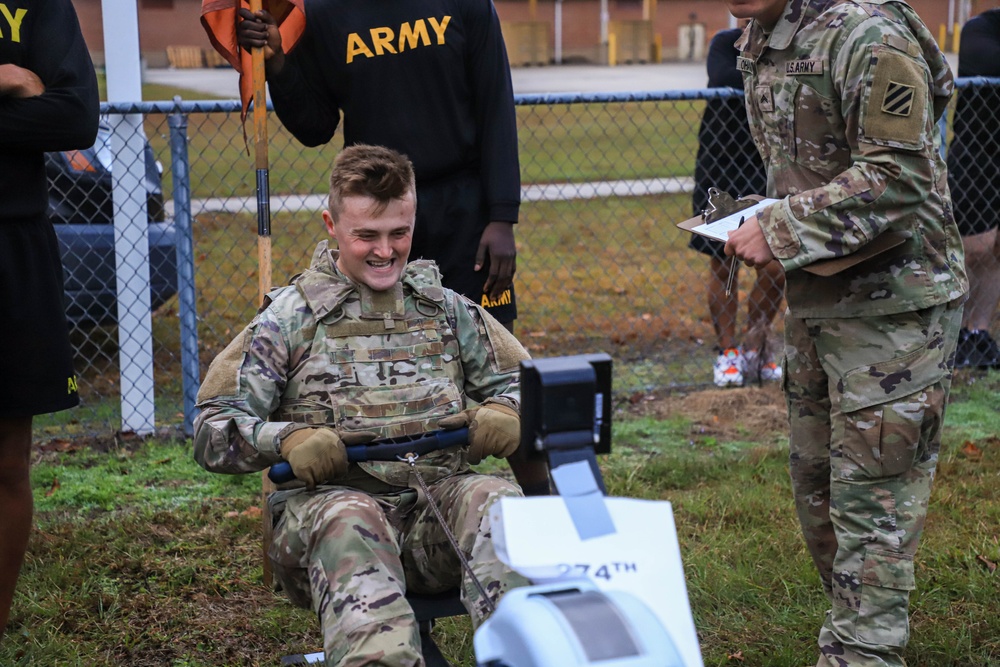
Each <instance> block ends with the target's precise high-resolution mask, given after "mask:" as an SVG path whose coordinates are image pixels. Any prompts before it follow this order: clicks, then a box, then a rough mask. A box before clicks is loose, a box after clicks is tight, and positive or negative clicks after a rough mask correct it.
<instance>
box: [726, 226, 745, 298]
mask: <svg viewBox="0 0 1000 667" xmlns="http://www.w3.org/2000/svg"><path fill="white" fill-rule="evenodd" d="M744 219H745V216H742V215H741V216H740V224H738V225H736V229H739V228H740V227H742V226H743V220H744ZM736 263H737V260H736V255H733V258H732V259H731V260H729V278H727V279H726V297H727V298H728V297H729V295H730V294H732V293H733V283H734V282H736Z"/></svg>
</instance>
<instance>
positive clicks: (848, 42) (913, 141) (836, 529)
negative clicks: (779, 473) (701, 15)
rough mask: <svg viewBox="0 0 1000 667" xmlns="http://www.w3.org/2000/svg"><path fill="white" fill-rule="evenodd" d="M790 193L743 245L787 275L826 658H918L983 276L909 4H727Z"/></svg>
mask: <svg viewBox="0 0 1000 667" xmlns="http://www.w3.org/2000/svg"><path fill="white" fill-rule="evenodd" d="M726 4H727V5H728V7H729V9H730V11H731V12H732V14H733V15H734V16H736V17H737V18H751V19H753V21H752V22H751V23H750V25H749V26H748V27H747V29H746V30H745V32H744V34H743V36H742V37H741V38H740V41H739V42H737V47H738V48H739V49H740V52H741V53H740V60H739V67H740V69H741V70H742V71H743V73H744V88H745V91H746V96H747V111H748V114H749V118H750V126H751V131H752V133H753V135H754V141H755V143H756V144H757V148H758V150H759V151H760V153H761V155H762V156H763V158H764V162H765V164H766V165H767V171H768V186H767V195H769V196H771V197H775V198H778V199H780V202H779V203H777V204H775V205H774V206H772V207H770V208H768V209H765V210H763V211H762V212H760V213H759V214H758V215H757V216H756V217H755V218H750V219H748V220H747V222H746V223H745V224H744V225H743V227H742V228H741V229H739V230H738V231H736V232H734V233H733V234H731V235H730V238H729V242H728V243H727V246H726V253H727V254H729V255H734V254H735V255H736V256H737V257H738V258H739V259H741V260H743V261H744V263H745V264H747V265H750V266H762V265H764V264H766V263H767V262H768V261H771V260H772V259H773V258H776V259H777V260H778V261H779V262H780V263H781V265H782V266H783V268H784V270H785V273H786V298H787V302H788V312H787V314H786V320H785V365H786V366H785V375H784V383H785V389H786V397H787V403H788V411H789V418H790V423H791V424H790V425H791V428H790V452H791V456H790V458H791V477H792V487H793V492H794V496H795V503H796V508H797V512H798V515H799V520H800V522H801V524H802V529H803V533H804V536H805V539H806V543H807V546H808V549H809V551H810V553H811V554H812V557H813V560H814V561H815V563H816V566H817V568H818V569H819V572H820V576H821V578H822V581H823V586H824V588H825V589H826V592H827V595H828V596H829V599H830V604H831V607H832V609H831V610H830V611H829V612H828V614H827V616H826V619H825V621H824V623H823V626H822V629H821V630H820V635H819V648H820V657H819V662H818V664H819V665H820V666H823V667H826V666H836V667H845V666H848V665H849V666H851V667H860V666H864V667H869V666H871V667H874V666H876V665H877V666H880V667H881V666H886V665H902V664H903V659H902V652H903V648H904V646H905V645H906V642H907V639H908V636H909V630H908V618H907V616H908V611H907V609H908V604H909V592H910V591H911V590H912V589H913V587H914V571H913V556H914V553H915V551H916V548H917V542H918V539H919V537H920V533H921V529H922V528H923V525H924V519H925V517H926V512H927V503H928V498H929V496H930V488H931V481H932V479H933V476H934V469H935V465H936V463H937V457H938V448H939V444H940V431H941V422H942V420H943V417H944V409H945V405H946V404H947V398H948V390H949V388H950V384H951V374H952V366H953V363H954V351H955V344H956V340H957V334H958V329H959V320H960V317H961V310H962V309H961V304H962V303H963V299H964V294H965V292H966V286H967V281H966V277H965V273H964V268H963V266H964V265H963V257H962V245H961V242H960V239H959V234H958V230H957V229H956V226H955V222H954V219H953V216H952V207H951V198H950V195H949V192H948V181H947V174H946V169H945V165H944V163H943V161H942V160H941V157H940V153H939V151H938V149H939V147H940V141H941V137H940V135H939V132H938V131H937V127H936V124H935V121H936V120H937V119H938V118H939V117H940V116H941V114H942V113H943V112H944V109H945V106H946V104H947V103H948V100H949V98H950V96H951V94H952V89H953V80H952V75H951V72H950V71H949V69H948V65H947V64H946V62H945V59H944V57H943V55H942V54H941V52H940V51H939V50H938V48H937V45H936V44H935V42H934V39H933V37H932V36H931V34H930V33H929V32H928V30H927V28H926V27H925V26H924V25H923V23H921V21H920V19H919V18H918V17H917V15H916V14H915V13H914V11H913V10H912V9H911V8H910V7H909V6H907V5H906V3H904V2H901V1H899V0H868V1H861V0H726Z"/></svg>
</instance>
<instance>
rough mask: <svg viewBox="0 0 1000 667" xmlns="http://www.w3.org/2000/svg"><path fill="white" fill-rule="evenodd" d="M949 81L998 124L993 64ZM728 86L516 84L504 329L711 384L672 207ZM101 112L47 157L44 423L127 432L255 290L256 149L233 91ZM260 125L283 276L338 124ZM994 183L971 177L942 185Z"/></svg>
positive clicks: (203, 364)
mask: <svg viewBox="0 0 1000 667" xmlns="http://www.w3.org/2000/svg"><path fill="white" fill-rule="evenodd" d="M959 84H960V87H961V88H962V96H964V97H962V99H963V102H962V103H961V105H960V108H959V113H960V114H962V113H969V114H971V113H975V117H976V122H977V123H987V125H986V127H989V128H996V127H998V126H1000V118H998V117H997V115H998V114H1000V105H998V104H996V103H995V99H994V98H992V97H990V96H991V95H996V93H997V90H1000V80H985V79H968V80H961V81H960V82H959ZM741 98H742V91H734V90H732V89H715V90H689V91H663V92H656V93H642V94H636V93H628V94H591V95H583V94H572V95H522V96H518V97H517V98H516V104H517V115H518V131H519V144H520V147H519V151H520V159H521V179H522V184H523V185H522V200H523V203H522V206H521V222H520V224H519V225H518V226H517V229H516V233H517V241H518V248H519V257H518V270H517V276H516V282H517V289H518V304H519V312H520V317H519V319H518V321H517V323H516V333H517V334H518V337H519V338H520V339H521V340H522V341H523V342H524V343H525V345H526V346H527V347H528V349H529V351H531V353H532V354H533V355H535V356H551V355H558V354H568V353H579V352H589V351H605V352H608V353H610V354H611V355H612V356H613V358H614V359H615V365H616V377H615V386H616V390H617V391H618V392H619V395H622V394H625V393H630V392H634V391H641V390H648V389H653V388H675V387H701V386H706V385H710V383H711V381H712V363H713V361H714V359H715V356H716V350H715V342H716V338H715V333H714V330H713V323H712V319H711V316H710V313H709V307H708V302H707V296H706V289H705V284H706V278H707V272H708V260H707V258H706V256H705V255H702V254H700V253H697V252H695V251H693V250H690V249H689V248H688V247H687V244H688V240H689V235H688V234H687V232H682V231H680V230H678V229H677V228H676V227H675V224H674V223H676V222H678V221H680V220H683V219H685V218H687V217H690V216H691V215H692V211H693V205H692V193H693V191H694V188H695V181H694V175H695V161H696V154H697V151H698V142H699V127H700V126H701V122H702V116H703V114H704V112H705V108H706V105H711V104H729V105H731V106H735V108H739V107H740V106H741V103H742V100H741ZM989 100H993V101H991V102H989V103H988V104H987V103H986V102H987V101H989ZM953 107H954V104H953ZM102 113H103V114H104V115H105V117H106V118H107V119H108V131H107V132H102V138H101V139H99V142H98V146H97V147H96V148H97V150H96V151H94V152H92V153H91V152H87V151H80V152H70V153H66V154H56V155H52V156H50V157H51V160H50V164H49V168H50V177H51V179H52V188H51V190H52V197H51V201H52V207H53V210H54V212H55V214H56V215H55V219H56V222H57V223H58V224H57V235H58V236H59V238H60V242H61V244H62V250H63V259H64V263H65V265H66V274H67V277H66V284H67V312H68V315H69V318H70V321H71V326H72V338H73V342H74V345H75V347H76V350H77V362H76V363H77V371H78V373H79V374H80V392H81V398H82V401H83V405H82V407H81V408H80V409H78V410H74V411H70V412H68V413H61V414H59V415H54V416H51V417H47V418H45V419H42V420H39V423H40V425H41V428H53V429H58V428H65V426H66V425H67V424H69V423H74V424H79V425H81V426H82V428H84V429H87V430H90V431H101V430H118V429H121V428H124V429H125V430H136V429H135V428H134V427H133V426H131V425H130V424H128V423H127V422H126V423H125V424H124V425H123V422H122V419H123V416H122V415H123V414H124V413H127V412H128V409H129V406H131V405H133V404H137V403H138V402H141V401H143V400H146V398H149V397H148V396H144V395H145V394H149V392H150V391H153V392H154V393H155V420H156V424H157V425H180V424H184V425H185V427H186V428H188V429H189V428H190V421H191V416H192V410H193V401H194V394H195V392H196V390H197V385H198V381H199V378H200V376H201V375H202V374H203V373H204V371H205V370H206V369H207V366H208V364H209V363H210V362H211V360H212V359H213V358H214V357H215V355H216V354H218V353H219V352H220V351H221V350H222V348H223V347H224V346H225V345H226V344H227V343H228V342H229V340H230V339H231V338H232V337H233V336H235V335H236V333H238V331H239V330H240V328H242V327H243V326H244V325H245V324H246V323H247V322H248V321H249V320H250V319H251V318H252V317H253V314H254V312H255V311H256V308H257V286H256V272H257V266H256V261H257V260H256V252H255V243H256V217H255V215H256V204H255V198H254V194H255V193H254V187H255V177H254V165H253V156H252V155H251V152H250V151H249V150H248V148H247V145H246V144H245V143H244V137H245V134H244V128H243V127H242V126H241V123H240V119H239V103H238V102H237V101H181V100H180V99H176V100H174V101H164V102H143V103H132V104H115V105H109V104H104V105H102ZM984 113H985V114H987V115H989V114H993V117H992V118H984ZM135 114H141V115H142V117H143V119H144V120H143V122H142V127H141V132H142V134H144V135H145V136H144V140H145V141H146V142H147V144H148V149H147V150H146V152H145V154H144V155H142V156H139V155H136V154H133V155H132V157H131V158H130V157H127V156H126V155H125V154H116V152H115V150H114V147H115V145H120V144H121V142H120V141H119V142H118V143H117V144H116V142H115V140H113V135H114V132H113V128H112V127H111V126H113V125H116V124H117V123H116V119H117V118H120V117H127V116H129V115H135ZM951 115H952V114H951V113H949V114H948V116H949V117H951ZM955 122H956V123H958V124H959V126H960V125H961V123H960V121H955ZM946 129H947V130H948V133H949V135H950V126H949V127H947V128H946ZM269 134H270V136H271V141H270V155H271V165H270V174H271V184H270V189H271V210H272V239H273V244H274V247H273V276H274V283H275V285H281V284H286V283H287V282H288V281H289V279H290V278H291V277H292V276H294V275H295V274H296V273H298V272H299V271H300V270H302V269H303V268H304V267H305V266H306V265H307V264H308V261H309V257H310V254H311V252H312V249H313V247H314V246H315V244H316V242H318V241H319V240H321V239H322V238H323V237H324V235H325V232H324V229H323V225H322V223H321V221H320V217H319V211H321V210H322V209H323V208H324V207H325V205H324V201H325V193H326V191H327V178H328V176H329V169H330V165H331V163H332V159H333V157H334V155H335V154H336V152H337V150H339V147H340V145H341V144H342V136H341V135H340V133H339V132H338V138H335V139H334V140H333V141H332V142H331V145H329V146H326V147H322V148H317V149H308V148H303V147H302V146H301V145H300V144H298V143H297V142H296V141H295V140H294V139H293V138H292V137H291V136H290V135H289V134H288V133H287V132H286V131H285V130H284V128H282V127H281V126H280V123H278V122H277V119H276V118H275V117H274V116H273V114H272V115H271V119H270V132H269ZM970 136H979V137H981V138H980V139H974V141H976V140H978V141H983V140H985V139H982V137H985V136H987V135H984V134H980V135H970ZM992 136H993V142H994V145H993V146H992V148H990V149H989V150H992V154H993V155H996V154H998V153H1000V151H997V147H996V145H995V142H996V138H995V137H996V134H995V131H994V132H993V135H992ZM703 140H704V137H703ZM102 142H103V143H102ZM747 148H748V150H749V152H750V154H752V153H753V150H752V146H750V147H747ZM973 148H982V149H987V148H989V147H987V146H981V147H980V146H973ZM719 157H720V158H721V159H722V161H724V162H726V163H727V164H730V165H736V164H742V163H743V160H742V159H739V160H737V159H736V158H737V156H734V155H725V156H719ZM133 163H139V166H138V168H137V169H134V170H133V171H137V172H138V173H140V174H142V175H143V178H141V179H139V181H138V183H139V184H138V185H135V186H134V187H135V188H139V189H140V190H144V192H142V191H139V192H131V193H127V194H129V195H131V198H132V200H133V201H141V202H142V203H143V204H144V206H143V207H142V208H144V209H145V210H143V211H142V212H141V213H139V214H137V215H135V216H133V219H132V220H131V223H130V224H131V226H132V227H133V228H134V229H139V228H141V231H142V232H143V233H142V234H140V235H138V236H137V237H135V238H138V239H139V240H137V241H133V242H132V243H133V244H134V245H135V246H136V247H138V249H139V250H140V251H141V253H142V254H143V255H144V256H148V257H149V265H148V271H149V286H150V288H151V289H150V292H151V294H150V303H151V308H152V313H151V317H150V316H149V315H150V314H149V313H146V314H145V315H146V317H147V318H149V322H150V329H151V332H152V336H151V340H150V341H149V349H150V350H151V358H152V364H153V369H152V376H153V378H154V382H153V387H152V388H151V389H150V388H142V387H138V388H137V387H133V386H123V384H125V383H123V381H122V380H121V378H122V377H123V376H122V373H121V368H122V367H123V364H124V363H125V362H127V361H128V359H127V358H126V356H125V355H126V354H127V353H126V352H124V350H126V347H120V345H119V338H120V334H121V333H128V332H120V331H119V327H118V326H117V322H118V321H123V322H125V321H132V320H130V319H125V315H127V313H126V311H127V307H128V306H129V305H130V302H131V301H132V298H133V296H134V294H132V293H129V292H128V291H123V292H122V296H121V298H120V299H119V298H118V295H117V285H118V284H119V281H121V280H123V276H125V277H132V278H134V274H135V267H131V266H125V267H121V262H118V261H116V255H117V256H118V257H122V256H123V255H122V247H123V246H122V243H123V238H124V237H123V236H122V231H121V229H118V230H116V229H115V225H114V224H112V220H113V218H114V217H115V216H114V214H113V211H115V210H119V209H120V206H121V204H118V205H116V206H114V207H113V206H112V204H111V201H112V200H111V190H112V179H111V173H112V172H113V171H115V170H118V169H128V168H130V167H132V166H135V165H133ZM112 166H113V169H112ZM740 168H743V167H740ZM997 182H998V179H997V178H996V177H994V178H993V179H992V180H987V181H984V180H983V179H982V178H981V177H976V178H972V179H971V180H970V179H969V178H968V177H966V178H965V180H964V181H963V182H960V183H959V184H958V185H957V187H962V188H967V189H973V188H995V187H996V183H997ZM953 187H955V186H953ZM732 194H734V195H738V194H745V193H740V192H733V193H732ZM116 197H117V195H116ZM116 201H118V198H116ZM119 224H120V223H119ZM134 229H133V231H134ZM116 238H117V239H118V246H117V249H116ZM144 243H148V247H149V252H148V253H146V251H145V248H142V247H141V246H142V244H144ZM116 266H119V267H121V270H120V271H118V279H117V280H116V275H115V274H116ZM751 282H752V276H747V275H742V276H741V277H740V283H739V287H740V290H741V291H742V294H741V298H745V296H746V291H747V290H748V288H749V287H750V284H751ZM120 302H122V303H120ZM122 306H124V307H126V310H122V309H121V308H122ZM741 311H743V312H745V308H742V307H741ZM139 315H140V316H141V315H142V314H141V313H140V314H139ZM740 317H741V320H742V319H744V315H743V313H742V312H741V315H740ZM120 318H121V319H120ZM777 320H778V321H777V322H776V323H775V331H773V332H772V339H774V340H775V341H777V339H778V337H779V336H780V326H781V325H780V317H778V318H777ZM740 324H741V326H742V324H743V322H741V323H740ZM129 349H131V348H129ZM127 382H130V381H127ZM123 406H125V408H124V409H123Z"/></svg>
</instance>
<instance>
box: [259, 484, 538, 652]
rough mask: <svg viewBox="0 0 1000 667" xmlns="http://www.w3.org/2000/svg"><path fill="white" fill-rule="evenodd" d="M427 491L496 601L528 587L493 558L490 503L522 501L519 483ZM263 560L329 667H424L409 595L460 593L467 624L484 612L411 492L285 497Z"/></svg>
mask: <svg viewBox="0 0 1000 667" xmlns="http://www.w3.org/2000/svg"><path fill="white" fill-rule="evenodd" d="M430 491H431V495H432V496H433V498H434V501H435V502H436V503H437V504H438V507H439V509H440V510H441V513H442V515H443V516H444V517H445V521H447V523H448V526H449V528H450V529H451V530H452V532H453V533H454V535H455V537H456V538H457V540H458V544H459V546H460V548H461V550H462V552H463V554H464V555H465V557H466V558H467V559H468V560H469V563H470V565H471V566H472V570H473V572H475V574H476V577H478V579H479V581H480V582H481V583H482V584H483V587H484V589H485V590H486V592H487V594H488V595H489V596H490V598H492V600H493V602H494V603H495V602H496V601H497V600H499V599H500V596H501V595H503V593H504V592H506V591H507V590H509V589H510V588H514V587H517V586H524V585H527V583H528V582H527V580H525V579H524V578H522V577H521V576H520V575H517V574H516V573H514V572H512V571H511V570H509V569H508V568H507V567H506V566H505V565H503V563H501V562H500V561H499V560H498V559H497V556H496V553H495V552H494V550H493V540H492V535H491V528H490V519H489V509H490V507H491V506H492V505H493V504H494V503H495V502H497V501H498V500H499V499H500V498H502V497H504V496H518V495H520V493H519V491H518V489H517V487H516V486H514V485H513V484H511V483H509V482H507V481H505V480H502V479H500V478H497V477H490V476H486V475H476V474H459V475H454V476H451V477H446V478H444V479H441V480H439V481H437V482H435V483H434V484H432V485H430ZM269 556H270V558H271V562H272V564H273V568H274V574H275V577H276V578H277V580H278V581H279V582H280V583H281V585H282V586H283V588H284V590H285V592H286V593H287V595H288V597H289V598H290V599H291V600H292V602H294V603H295V604H297V605H299V606H301V607H305V608H307V609H312V610H313V611H314V612H315V613H316V615H317V616H318V617H319V620H320V624H321V625H322V628H323V650H324V651H325V653H326V663H327V665H331V666H334V665H336V666H338V667H360V666H361V665H384V666H385V667H414V666H422V665H423V664H424V662H423V658H422V657H421V653H420V634H419V630H418V628H417V623H416V620H415V618H414V616H413V610H412V609H411V608H410V605H409V604H408V603H407V601H406V599H405V597H404V596H405V594H406V593H407V591H410V592H414V593H440V592H443V591H447V590H450V589H453V588H456V587H459V588H460V589H461V598H462V602H463V604H464V605H465V607H466V609H468V610H469V613H470V615H471V616H472V619H473V625H474V626H476V627H478V625H479V623H481V622H482V621H483V620H484V619H485V617H486V615H487V609H488V607H487V606H486V602H485V601H484V600H482V599H481V598H482V596H481V595H480V594H479V593H478V589H477V588H476V587H475V584H474V583H473V582H472V581H471V579H470V577H469V576H468V574H466V573H465V572H463V570H462V566H461V563H460V561H459V559H458V556H457V555H456V554H455V553H454V550H453V549H452V547H451V544H450V543H449V542H448V539H447V537H446V536H445V533H444V530H443V529H442V527H441V525H440V523H439V522H438V520H437V518H436V517H435V516H434V513H433V511H432V510H431V509H430V506H429V505H428V503H427V502H426V499H425V498H423V497H422V494H420V493H418V492H417V491H416V490H413V489H394V490H393V491H391V492H389V493H378V494H372V493H366V492H364V491H361V490H358V489H354V488H346V487H332V488H331V487H324V488H323V489H321V490H318V491H315V492H312V493H302V494H297V495H293V496H290V497H289V498H288V500H287V504H286V505H285V510H284V513H283V514H282V516H281V519H280V521H279V522H278V525H277V526H276V527H275V531H274V538H273V540H272V542H271V546H270V550H269Z"/></svg>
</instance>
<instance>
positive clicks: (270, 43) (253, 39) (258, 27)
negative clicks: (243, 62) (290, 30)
mask: <svg viewBox="0 0 1000 667" xmlns="http://www.w3.org/2000/svg"><path fill="white" fill-rule="evenodd" d="M238 13H239V17H240V20H239V21H237V22H236V41H237V43H239V45H240V47H241V48H244V49H246V50H247V51H249V50H251V49H253V48H257V47H264V60H265V61H268V63H267V64H268V73H272V72H271V70H272V68H273V66H274V65H275V64H276V63H272V62H271V60H272V59H273V58H274V56H276V55H277V56H280V58H279V60H281V61H282V64H283V61H284V54H285V52H284V50H282V48H281V33H280V32H279V31H278V22H277V21H276V20H274V17H273V16H271V14H270V12H268V11H267V10H266V9H262V10H260V11H259V12H257V13H256V14H254V13H253V12H251V11H250V10H249V9H246V8H245V7H241V8H240V9H239V12H238ZM279 69H280V67H279ZM274 73H276V72H274Z"/></svg>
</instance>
